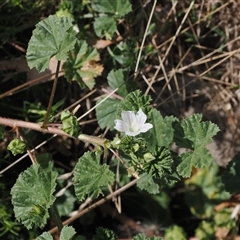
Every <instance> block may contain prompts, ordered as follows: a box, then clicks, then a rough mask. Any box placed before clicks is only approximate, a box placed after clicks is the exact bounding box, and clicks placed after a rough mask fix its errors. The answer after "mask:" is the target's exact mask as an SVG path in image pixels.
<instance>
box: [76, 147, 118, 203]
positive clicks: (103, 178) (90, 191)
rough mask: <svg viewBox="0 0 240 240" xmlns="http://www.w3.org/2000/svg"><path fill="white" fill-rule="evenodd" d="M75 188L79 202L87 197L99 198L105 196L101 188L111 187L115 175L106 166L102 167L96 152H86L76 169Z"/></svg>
mask: <svg viewBox="0 0 240 240" xmlns="http://www.w3.org/2000/svg"><path fill="white" fill-rule="evenodd" d="M73 175H74V179H73V181H74V188H75V193H76V196H77V198H78V200H79V201H82V200H84V199H85V197H86V196H87V197H91V198H92V199H95V198H97V197H98V196H99V195H100V194H103V192H102V190H101V188H102V187H104V186H107V185H111V184H112V183H113V181H114V173H113V172H111V171H110V170H109V167H108V166H107V165H106V164H103V165H100V156H99V155H97V154H95V153H94V152H86V153H85V154H84V155H83V156H82V157H81V158H80V159H79V160H78V163H77V164H76V166H75V168H74V173H73Z"/></svg>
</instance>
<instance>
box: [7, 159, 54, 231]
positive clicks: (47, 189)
mask: <svg viewBox="0 0 240 240" xmlns="http://www.w3.org/2000/svg"><path fill="white" fill-rule="evenodd" d="M45 156H47V155H45ZM47 157H48V156H47ZM52 167H53V164H52V162H49V163H48V164H47V166H43V165H42V164H41V165H39V164H34V165H32V166H31V167H29V168H28V169H26V170H25V171H24V172H22V173H21V174H20V175H19V177H18V179H17V181H16V183H15V184H14V186H13V187H12V190H11V195H12V204H13V207H14V213H15V217H16V218H17V220H18V221H19V222H21V223H22V224H24V225H25V227H26V228H27V229H31V228H32V227H33V226H39V227H44V225H45V224H46V222H47V218H48V217H49V213H48V209H49V208H50V206H51V205H52V204H53V202H54V200H55V197H54V196H53V192H54V191H55V186H56V179H57V173H56V172H53V170H52Z"/></svg>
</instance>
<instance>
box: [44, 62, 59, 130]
mask: <svg viewBox="0 0 240 240" xmlns="http://www.w3.org/2000/svg"><path fill="white" fill-rule="evenodd" d="M60 65H61V61H59V60H58V62H57V68H56V73H55V77H54V81H53V86H52V92H51V95H50V98H49V102H48V107H47V113H46V115H45V118H44V121H43V124H42V128H46V125H47V123H48V118H49V114H50V111H51V107H52V104H53V99H54V95H55V92H56V88H57V82H58V74H59V69H60Z"/></svg>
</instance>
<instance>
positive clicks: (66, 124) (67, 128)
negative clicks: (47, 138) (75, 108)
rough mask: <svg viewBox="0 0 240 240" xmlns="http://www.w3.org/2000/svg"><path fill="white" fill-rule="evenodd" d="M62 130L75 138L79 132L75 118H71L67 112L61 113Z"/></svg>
mask: <svg viewBox="0 0 240 240" xmlns="http://www.w3.org/2000/svg"><path fill="white" fill-rule="evenodd" d="M61 121H62V130H63V131H64V132H66V133H67V134H69V135H71V136H74V137H77V136H78V134H79V131H80V126H79V123H78V120H77V117H76V116H73V115H72V114H71V113H70V112H69V111H66V112H62V113H61Z"/></svg>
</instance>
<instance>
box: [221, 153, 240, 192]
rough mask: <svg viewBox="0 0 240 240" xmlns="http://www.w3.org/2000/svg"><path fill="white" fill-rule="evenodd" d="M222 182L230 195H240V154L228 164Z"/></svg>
mask: <svg viewBox="0 0 240 240" xmlns="http://www.w3.org/2000/svg"><path fill="white" fill-rule="evenodd" d="M222 182H223V184H224V186H225V189H226V191H228V192H229V193H231V194H239V193H240V153H238V154H237V155H236V156H235V157H234V158H233V159H232V161H230V162H229V163H228V165H227V168H226V169H225V170H224V172H223V174H222Z"/></svg>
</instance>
